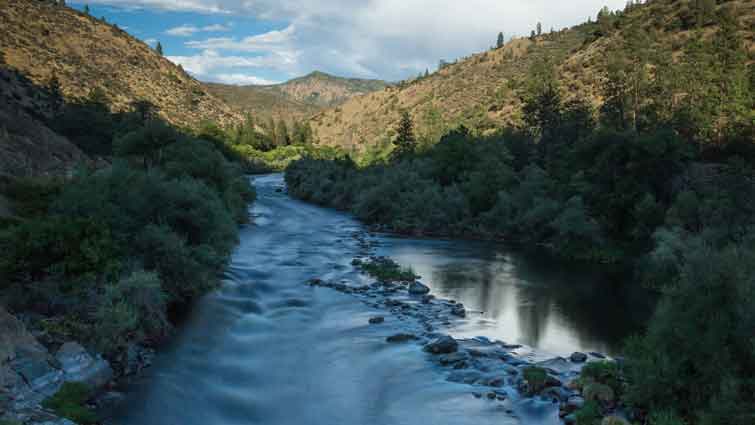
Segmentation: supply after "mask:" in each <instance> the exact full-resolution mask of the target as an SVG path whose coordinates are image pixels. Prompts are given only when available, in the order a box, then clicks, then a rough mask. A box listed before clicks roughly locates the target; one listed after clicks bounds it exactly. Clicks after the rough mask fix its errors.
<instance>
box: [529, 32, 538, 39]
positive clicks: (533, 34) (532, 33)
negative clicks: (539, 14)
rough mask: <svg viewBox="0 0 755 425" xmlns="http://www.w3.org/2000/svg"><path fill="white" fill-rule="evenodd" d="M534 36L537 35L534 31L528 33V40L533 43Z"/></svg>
mask: <svg viewBox="0 0 755 425" xmlns="http://www.w3.org/2000/svg"><path fill="white" fill-rule="evenodd" d="M536 35H537V34H535V30H532V32H531V33H530V40H532V41H535V36H536Z"/></svg>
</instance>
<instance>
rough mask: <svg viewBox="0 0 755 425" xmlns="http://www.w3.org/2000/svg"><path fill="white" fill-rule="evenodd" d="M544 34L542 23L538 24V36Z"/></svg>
mask: <svg viewBox="0 0 755 425" xmlns="http://www.w3.org/2000/svg"><path fill="white" fill-rule="evenodd" d="M542 34H543V25H542V24H541V23H540V22H538V23H537V36H538V37H539V36H541V35H542Z"/></svg>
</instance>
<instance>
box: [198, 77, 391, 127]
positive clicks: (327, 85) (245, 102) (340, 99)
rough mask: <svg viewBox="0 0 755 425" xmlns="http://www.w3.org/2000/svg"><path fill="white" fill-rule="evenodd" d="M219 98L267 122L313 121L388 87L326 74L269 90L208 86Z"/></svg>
mask: <svg viewBox="0 0 755 425" xmlns="http://www.w3.org/2000/svg"><path fill="white" fill-rule="evenodd" d="M205 86H206V87H207V89H208V90H209V91H210V92H211V93H213V94H214V95H215V96H217V97H219V98H221V99H223V100H224V101H225V102H226V103H228V104H229V105H231V106H232V107H234V108H235V109H237V110H239V111H245V112H249V113H251V114H252V116H254V117H256V118H259V119H262V120H264V121H267V120H269V119H270V118H275V119H276V120H278V119H285V120H286V121H289V122H291V121H295V120H301V119H304V118H309V117H311V116H312V115H315V114H316V113H318V112H321V111H323V110H325V109H326V108H328V107H333V106H337V105H340V104H342V103H344V102H346V101H348V100H349V99H352V98H355V97H358V96H362V95H365V94H368V93H372V92H374V91H377V90H382V89H383V88H385V87H387V86H388V83H386V82H384V81H380V80H364V79H358V78H342V77H336V76H333V75H329V74H326V73H324V72H317V71H316V72H312V73H310V74H308V75H305V76H303V77H299V78H295V79H293V80H290V81H287V82H285V83H282V84H275V85H268V86H234V85H226V84H214V83H205Z"/></svg>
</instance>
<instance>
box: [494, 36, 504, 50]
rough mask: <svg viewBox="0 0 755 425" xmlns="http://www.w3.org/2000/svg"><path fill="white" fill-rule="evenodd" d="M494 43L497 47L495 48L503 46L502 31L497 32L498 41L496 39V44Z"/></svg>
mask: <svg viewBox="0 0 755 425" xmlns="http://www.w3.org/2000/svg"><path fill="white" fill-rule="evenodd" d="M495 45H496V47H497V48H499V49H500V48H501V47H503V32H499V33H498V41H496V44H495Z"/></svg>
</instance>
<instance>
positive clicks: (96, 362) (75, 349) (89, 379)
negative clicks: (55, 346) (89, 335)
mask: <svg viewBox="0 0 755 425" xmlns="http://www.w3.org/2000/svg"><path fill="white" fill-rule="evenodd" d="M55 358H56V359H57V360H58V362H59V363H60V367H61V370H62V371H63V373H64V374H65V380H66V381H70V382H82V383H84V384H87V385H88V386H89V387H91V388H101V387H103V386H105V385H106V384H107V383H108V382H109V381H110V380H111V379H112V378H113V370H112V369H111V368H110V364H109V363H108V362H107V360H105V359H103V358H101V357H99V356H97V357H96V358H95V357H92V356H91V355H90V354H89V353H87V351H86V350H85V349H84V347H82V346H81V345H79V344H78V343H75V342H66V343H65V344H63V346H62V347H60V349H59V350H58V352H57V354H55Z"/></svg>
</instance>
